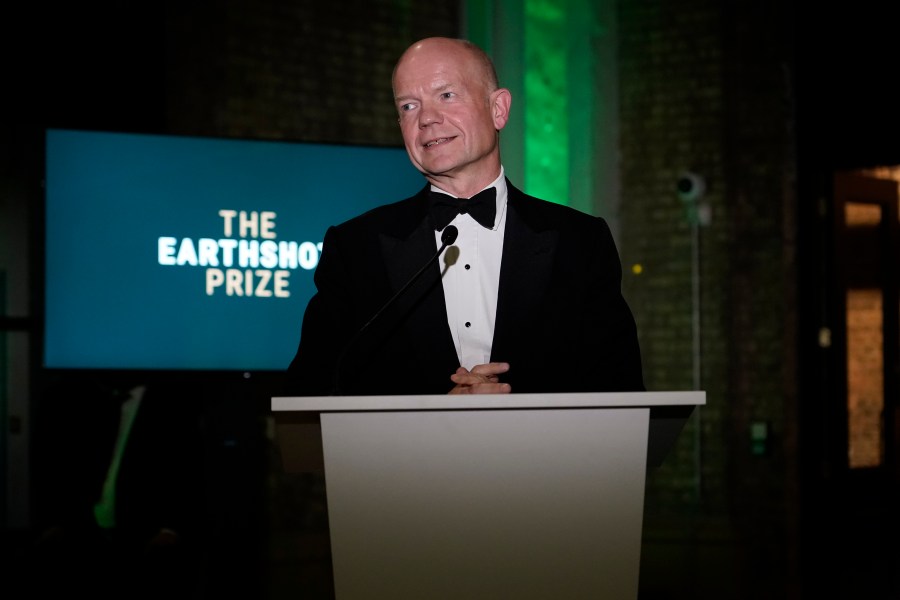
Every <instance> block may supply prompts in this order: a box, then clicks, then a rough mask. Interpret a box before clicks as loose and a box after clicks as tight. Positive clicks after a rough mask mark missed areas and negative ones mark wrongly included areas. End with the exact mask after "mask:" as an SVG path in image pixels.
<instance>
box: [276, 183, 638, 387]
mask: <svg viewBox="0 0 900 600" xmlns="http://www.w3.org/2000/svg"><path fill="white" fill-rule="evenodd" d="M428 188H429V186H425V188H423V189H422V190H421V191H420V192H419V193H418V194H416V195H415V196H413V197H411V198H407V199H406V200H402V201H400V202H396V203H393V204H388V205H385V206H380V207H378V208H375V209H373V210H371V211H369V212H367V213H365V214H363V215H360V216H358V217H356V218H353V219H351V220H349V221H347V222H345V223H343V224H341V225H338V226H334V227H330V228H329V229H328V231H327V232H326V234H325V239H324V245H323V252H322V256H321V260H320V262H319V265H318V266H317V268H316V272H315V276H314V279H315V283H316V287H317V292H316V294H315V295H314V296H313V298H312V299H311V300H310V302H309V305H308V306H307V309H306V313H305V315H304V318H303V324H302V329H301V337H300V345H299V348H298V350H297V354H296V356H295V358H294V360H293V361H292V362H291V364H290V366H289V368H288V372H287V379H286V381H287V388H286V393H287V394H289V395H308V396H324V395H329V394H337V395H374V394H387V395H393V394H444V393H447V392H448V391H449V390H450V389H451V388H452V387H453V383H452V382H451V381H450V375H451V374H452V373H453V372H454V371H455V370H456V369H457V368H458V367H459V359H458V357H457V355H456V350H455V347H454V344H453V338H452V336H451V333H450V327H449V325H448V323H447V311H446V304H445V302H444V293H443V287H442V284H441V279H440V275H441V264H440V262H435V263H434V264H432V265H431V266H430V267H429V268H428V269H427V270H426V272H425V273H424V274H423V275H422V276H421V277H419V278H418V279H417V280H416V281H415V283H414V284H413V285H412V286H410V287H409V288H408V289H407V290H406V291H405V292H404V293H403V294H401V295H400V296H398V297H396V299H395V300H394V301H392V302H390V304H389V305H388V306H387V308H386V309H385V310H384V311H383V312H381V313H380V314H378V317H377V318H376V319H375V320H373V321H371V322H370V319H371V318H372V317H373V315H376V314H377V313H378V311H379V310H380V309H382V307H384V306H385V304H386V303H388V301H389V300H390V299H391V298H392V297H393V296H394V294H395V293H396V292H397V291H398V290H400V289H401V288H402V287H403V286H404V285H405V284H406V283H407V282H408V281H409V280H410V279H411V278H412V277H413V275H414V274H415V273H416V272H417V271H419V270H420V269H421V268H422V266H423V265H425V264H426V263H427V262H428V260H429V259H430V258H431V257H433V256H434V254H435V252H436V251H437V248H436V247H435V240H434V228H433V226H432V225H431V220H430V217H429V216H428V210H427V206H428V202H427V193H428ZM507 188H508V208H507V217H506V231H505V236H504V242H503V257H502V260H501V267H500V284H499V285H500V287H499V292H498V299H497V315H496V322H495V328H494V340H493V346H492V351H491V361H493V362H498V361H503V362H508V363H509V364H510V370H509V372H508V373H506V374H505V375H503V376H501V381H507V382H509V383H510V384H511V386H512V391H513V392H514V393H525V392H603V391H641V390H643V389H644V384H643V379H642V371H641V358H640V350H639V346H638V339H637V330H636V326H635V321H634V317H633V316H632V313H631V311H630V309H629V307H628V306H627V304H626V302H625V300H624V298H623V297H622V293H621V279H622V268H621V263H620V260H619V255H618V252H617V250H616V247H615V243H614V241H613V238H612V235H611V233H610V230H609V227H608V225H607V223H606V222H605V221H604V220H603V219H602V218H599V217H593V216H590V215H587V214H584V213H581V212H578V211H576V210H574V209H572V208H569V207H565V206H561V205H557V204H553V203H551V202H546V201H543V200H539V199H537V198H534V197H531V196H528V195H526V194H524V193H523V192H521V191H520V190H518V189H516V188H515V187H513V186H512V184H510V183H509V181H507ZM367 323H368V325H367Z"/></svg>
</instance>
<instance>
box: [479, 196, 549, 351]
mask: <svg viewBox="0 0 900 600" xmlns="http://www.w3.org/2000/svg"><path fill="white" fill-rule="evenodd" d="M507 187H508V190H509V192H508V193H509V195H508V206H507V213H506V233H505V235H504V238H503V260H502V262H501V267H500V288H499V293H498V295H497V316H496V320H495V322H494V339H493V343H492V346H491V360H492V361H505V360H508V358H507V357H508V356H510V354H511V352H512V351H513V349H514V348H515V346H516V340H517V339H518V338H519V337H520V336H521V335H522V334H523V332H525V331H526V330H527V328H528V326H529V321H530V319H531V318H532V317H531V315H533V314H534V313H535V311H536V309H537V308H538V306H539V305H540V302H541V300H542V298H543V297H544V294H545V293H546V290H547V286H548V285H549V283H550V274H551V269H552V266H553V256H554V253H555V251H556V241H557V238H558V232H557V231H556V230H547V231H539V230H538V225H537V223H536V222H533V221H536V220H532V219H529V218H528V214H527V212H526V211H525V210H523V209H524V208H525V207H523V206H522V205H521V203H520V202H519V198H520V197H521V196H522V192H520V191H519V190H518V189H516V188H514V187H513V186H512V185H510V184H509V182H507Z"/></svg>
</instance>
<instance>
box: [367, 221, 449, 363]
mask: <svg viewBox="0 0 900 600" xmlns="http://www.w3.org/2000/svg"><path fill="white" fill-rule="evenodd" d="M380 242H381V252H382V256H383V257H384V264H385V267H386V269H387V273H388V279H389V281H390V284H391V292H392V294H397V293H398V292H399V291H400V290H401V289H402V288H403V286H405V285H406V284H407V283H408V282H409V281H410V279H412V277H413V276H415V274H416V273H417V272H418V271H419V269H421V268H422V267H423V265H425V263H426V262H428V261H429V260H430V259H432V258H433V257H434V254H435V252H437V247H436V246H435V239H434V231H433V230H432V229H431V227H430V225H429V220H428V219H427V217H426V218H423V220H422V221H421V222H420V224H419V226H418V227H416V228H415V229H414V230H413V231H412V233H411V234H410V235H409V236H408V237H406V238H398V237H394V236H391V235H387V234H382V235H381V237H380ZM396 309H397V312H395V313H393V314H397V315H405V317H401V318H402V319H403V324H402V328H403V330H404V333H405V335H406V338H407V339H408V340H409V341H410V344H411V346H410V348H409V354H410V358H413V357H416V356H421V357H428V358H427V362H429V363H431V364H432V365H434V366H439V368H441V369H443V370H445V372H446V374H447V377H448V378H449V376H450V374H451V373H452V372H453V371H454V370H455V369H456V367H458V366H459V358H458V357H457V355H456V348H455V347H454V345H453V337H452V336H451V334H450V326H449V325H448V324H447V305H446V302H445V300H444V288H443V286H442V284H441V271H440V261H434V262H433V263H431V264H429V266H428V268H427V269H426V270H425V271H424V272H423V273H422V274H421V276H420V277H419V278H418V279H417V280H416V281H415V282H414V283H413V284H412V285H410V286H409V288H408V289H406V290H405V291H404V292H403V293H402V294H401V295H400V296H398V297H397V301H396Z"/></svg>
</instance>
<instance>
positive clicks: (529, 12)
mask: <svg viewBox="0 0 900 600" xmlns="http://www.w3.org/2000/svg"><path fill="white" fill-rule="evenodd" d="M525 4H526V7H525V16H526V18H525V102H524V106H525V174H526V180H525V186H526V189H527V190H528V193H530V194H532V195H535V196H538V197H539V198H544V199H546V200H551V201H554V202H559V203H563V204H565V203H567V201H568V198H569V177H568V170H569V121H568V113H569V106H568V95H567V94H566V71H567V69H566V49H567V46H566V44H565V43H564V41H563V40H565V36H566V14H565V10H564V7H561V6H560V3H559V2H554V1H553V0H527V1H526V3H525Z"/></svg>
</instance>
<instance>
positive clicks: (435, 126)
mask: <svg viewBox="0 0 900 600" xmlns="http://www.w3.org/2000/svg"><path fill="white" fill-rule="evenodd" d="M504 94H506V95H507V96H508V92H507V91H506V90H496V91H494V92H493V93H492V92H491V91H490V90H489V89H488V87H487V81H486V77H485V76H484V74H483V71H482V68H481V65H480V63H479V62H478V61H477V60H475V59H474V58H473V56H472V55H471V53H469V52H468V51H467V50H465V49H464V48H462V47H460V46H458V45H456V44H453V43H448V42H442V41H435V40H431V41H426V42H423V43H422V44H420V45H417V46H415V47H414V48H412V49H411V50H410V51H408V52H407V53H406V54H405V55H404V56H403V58H401V61H400V63H399V64H398V67H397V70H396V73H395V75H394V97H395V102H396V105H397V111H398V113H399V115H400V118H399V122H400V129H401V132H402V134H403V141H404V144H405V145H406V151H407V153H409V157H410V160H411V161H412V163H413V165H415V167H416V168H417V169H418V170H419V171H421V172H422V173H424V174H425V175H426V177H428V178H429V179H430V180H431V179H432V178H434V179H436V180H439V181H443V180H445V179H446V178H451V179H455V180H456V182H457V187H464V186H465V182H473V183H477V182H479V181H483V180H484V179H485V178H486V177H490V179H488V181H490V180H491V179H493V178H494V177H496V175H497V173H498V172H499V164H500V156H499V146H498V136H497V131H498V130H500V129H502V128H503V126H504V125H505V124H506V110H505V109H504V106H503V104H504V99H503V98H502V96H503V95H504ZM498 97H501V99H500V101H499V103H498ZM506 106H507V107H508V104H507V105H506ZM485 183H486V182H485ZM475 191H477V190H475Z"/></svg>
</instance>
